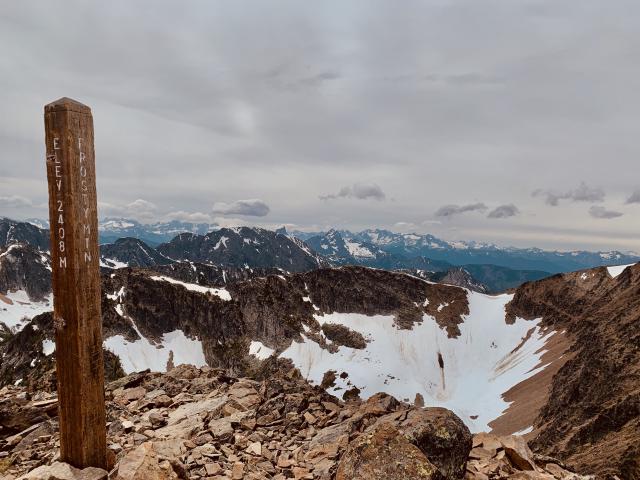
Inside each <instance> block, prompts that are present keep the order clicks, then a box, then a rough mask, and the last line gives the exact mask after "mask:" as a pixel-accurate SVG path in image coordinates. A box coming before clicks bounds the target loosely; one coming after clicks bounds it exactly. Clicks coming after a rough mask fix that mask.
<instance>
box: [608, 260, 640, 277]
mask: <svg viewBox="0 0 640 480" xmlns="http://www.w3.org/2000/svg"><path fill="white" fill-rule="evenodd" d="M634 265H635V263H632V264H630V265H615V266H613V267H607V271H608V272H609V275H611V278H616V277H617V276H618V275H620V274H621V273H622V272H624V270H625V269H626V268H627V267H632V266H634Z"/></svg>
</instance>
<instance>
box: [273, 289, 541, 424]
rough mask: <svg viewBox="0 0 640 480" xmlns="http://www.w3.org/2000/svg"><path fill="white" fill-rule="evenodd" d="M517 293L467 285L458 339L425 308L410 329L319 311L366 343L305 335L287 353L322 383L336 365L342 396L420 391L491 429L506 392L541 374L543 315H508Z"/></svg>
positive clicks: (385, 319) (380, 318) (383, 318)
mask: <svg viewBox="0 0 640 480" xmlns="http://www.w3.org/2000/svg"><path fill="white" fill-rule="evenodd" d="M511 298H512V296H511V295H500V296H495V297H492V296H487V295H482V294H479V293H475V292H468V300H469V310H470V314H469V315H466V316H465V318H464V323H462V324H461V325H460V331H461V335H460V336H458V337H457V338H450V337H449V336H448V335H447V333H446V331H445V330H444V329H443V328H441V327H440V326H439V325H438V324H437V323H436V321H435V319H434V318H433V317H431V316H429V315H427V314H424V316H423V321H422V323H419V324H416V325H414V326H413V328H412V329H411V330H401V329H399V328H398V327H397V326H396V325H395V324H394V318H393V317H392V316H387V315H374V316H366V315H361V314H356V313H333V314H326V315H315V318H316V320H317V321H318V322H320V323H321V324H325V323H329V324H338V325H343V326H345V327H348V328H349V329H351V330H353V331H355V332H358V333H360V334H362V335H363V336H364V337H365V339H366V340H367V346H366V348H365V349H362V350H360V349H355V348H349V347H345V346H340V347H339V348H338V350H337V352H335V353H331V352H330V351H329V350H327V349H323V348H321V347H320V345H319V344H318V343H316V342H314V341H313V340H311V339H310V338H308V337H306V336H304V335H303V339H304V341H303V342H302V343H297V342H295V341H294V342H292V344H291V346H290V347H289V348H288V349H287V350H285V351H284V352H282V354H281V356H282V357H283V358H290V359H291V360H292V361H293V363H294V364H295V365H296V366H297V367H298V368H299V369H300V371H301V372H302V374H303V375H304V376H306V377H307V378H308V379H309V380H311V381H312V382H314V383H316V384H320V383H321V381H322V379H323V376H324V374H325V372H327V371H329V370H334V371H335V373H336V381H335V386H333V387H331V388H329V391H330V392H331V393H334V394H336V395H338V396H341V395H342V394H343V393H344V391H345V390H348V389H350V388H353V387H357V388H358V389H359V390H360V396H361V397H363V398H367V397H369V396H371V395H373V394H375V393H377V392H380V391H385V392H387V393H389V394H391V395H394V396H395V397H397V398H399V399H404V400H405V401H411V402H412V401H414V399H415V397H416V394H420V395H421V396H422V397H423V398H424V401H425V404H426V405H431V406H433V405H437V406H443V407H447V408H450V409H451V410H453V411H454V412H455V413H456V414H458V415H459V416H460V417H461V418H462V419H463V420H464V421H465V422H466V423H467V424H468V425H469V426H470V428H472V429H473V430H475V431H483V430H487V429H489V427H488V423H489V422H490V421H491V420H493V419H495V418H497V417H499V416H500V415H501V413H502V412H503V411H504V410H505V409H506V408H507V407H508V404H507V402H505V401H504V400H503V398H502V394H503V393H504V392H506V391H507V390H509V388H511V387H512V386H514V385H516V384H517V383H519V382H521V381H522V380H525V379H526V378H528V377H530V376H531V375H533V374H535V373H536V367H537V365H538V364H539V362H540V358H541V355H542V352H543V350H544V344H545V338H546V336H547V335H546V334H545V333H543V332H542V331H541V330H540V328H539V327H538V325H537V324H538V322H537V321H526V320H522V319H517V321H516V322H515V323H514V324H512V325H508V324H507V323H506V322H505V305H506V304H507V303H508V302H509V301H510V300H511ZM343 372H344V373H346V374H347V375H344V374H343ZM341 374H342V376H341Z"/></svg>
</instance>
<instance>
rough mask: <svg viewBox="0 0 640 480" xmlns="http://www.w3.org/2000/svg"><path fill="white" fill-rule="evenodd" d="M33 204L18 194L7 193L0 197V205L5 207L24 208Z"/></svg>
mask: <svg viewBox="0 0 640 480" xmlns="http://www.w3.org/2000/svg"><path fill="white" fill-rule="evenodd" d="M31 206H33V202H32V201H31V200H30V199H28V198H26V197H22V196H20V195H9V196H6V197H5V196H2V197H0V207H7V208H26V207H31Z"/></svg>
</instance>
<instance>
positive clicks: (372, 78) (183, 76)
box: [0, 0, 640, 250]
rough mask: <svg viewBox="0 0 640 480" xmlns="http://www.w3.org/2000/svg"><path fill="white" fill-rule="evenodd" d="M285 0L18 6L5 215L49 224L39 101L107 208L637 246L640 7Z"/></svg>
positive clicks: (156, 215) (8, 36) (5, 139)
mask: <svg viewBox="0 0 640 480" xmlns="http://www.w3.org/2000/svg"><path fill="white" fill-rule="evenodd" d="M278 5H279V7H278V8H274V6H273V5H272V4H271V3H270V2H259V1H252V0H247V1H246V2H244V1H243V2H238V1H226V0H221V1H219V2H211V1H209V0H191V1H190V2H189V3H188V8H187V7H185V6H184V5H183V4H182V3H180V2H175V1H171V0H138V1H136V2H131V1H129V0H112V1H109V2H82V1H81V0H59V1H57V2H33V1H31V2H30V1H14V2H4V4H3V5H2V15H0V102H2V105H3V111H5V112H8V114H7V115H2V116H0V152H2V155H1V156H0V196H2V197H5V200H4V202H3V203H2V204H0V209H1V211H0V215H9V216H16V217H46V216H47V209H46V202H47V185H46V171H45V168H44V138H43V134H44V132H43V125H42V108H43V105H45V104H47V103H49V102H51V101H53V100H55V99H57V98H59V97H61V96H70V97H72V98H75V99H77V100H79V101H82V102H83V103H86V104H88V105H89V106H91V108H92V111H93V115H94V123H95V140H96V162H97V165H96V168H97V181H98V195H99V201H100V202H101V205H111V206H112V208H111V213H110V214H114V215H128V214H129V212H131V213H132V214H135V215H139V216H141V217H144V218H153V219H154V220H162V219H165V218H169V214H171V218H198V219H204V218H208V217H209V216H211V217H212V221H219V222H223V221H224V223H225V224H228V223H229V222H245V223H253V224H262V222H266V221H268V222H269V223H270V224H275V225H278V224H285V223H286V224H295V225H297V226H298V228H304V229H307V230H313V229H316V230H317V229H326V228H331V227H337V228H351V229H360V228H369V227H386V228H391V227H392V226H393V225H394V224H396V223H398V222H404V223H406V224H411V225H415V226H416V227H415V228H416V229H418V230H421V231H422V232H429V233H433V234H434V235H437V236H440V237H442V238H445V239H450V240H455V239H464V240H479V241H488V242H498V241H499V242H502V243H505V244H517V245H520V246H532V245H535V246H540V247H551V248H566V249H573V248H577V247H583V248H584V247H590V248H603V249H606V248H610V247H612V246H616V247H619V248H623V249H633V250H640V243H639V240H638V239H640V208H636V206H637V203H636V202H635V200H632V201H631V202H630V203H628V204H627V205H624V202H625V200H627V199H629V194H630V193H631V192H633V191H634V189H636V188H637V187H638V184H637V181H638V179H637V178H636V176H635V175H633V172H635V171H636V170H637V159H638V155H639V153H640V152H639V150H640V148H639V147H638V141H637V139H638V137H639V135H640V124H638V122H635V121H634V119H635V118H636V117H637V105H638V103H639V102H640V90H639V89H638V88H637V85H638V84H640V68H636V67H635V66H636V65H637V58H638V57H639V56H640V43H639V42H636V41H635V40H634V39H636V38H637V34H638V31H639V30H640V2H637V1H634V0H619V1H618V2H609V3H608V4H607V8H602V2H601V0H582V1H578V0H574V1H571V2H558V1H557V0H555V1H554V0H531V1H526V2H505V1H500V0H486V1H483V2H478V1H477V0H460V1H455V2H452V1H440V0H434V1H419V0H406V2H403V8H397V5H396V4H395V3H394V2H389V1H378V0H371V1H368V2H343V1H341V0H326V1H322V2H300V1H296V0H282V1H281V2H279V4H278ZM68 25H74V28H73V29H70V28H67V26H68ZM166 25H170V26H171V28H161V27H160V26H166ZM611 25H615V28H607V26H611ZM274 32H277V34H274ZM621 46H624V48H621ZM123 51H126V52H127V55H123V54H122V52H123ZM580 181H584V187H582V186H580V185H579V182H580ZM358 182H362V184H363V188H358V187H356V185H357V184H358ZM365 182H366V183H365ZM375 186H379V187H378V188H377V189H376V188H375ZM341 187H344V188H341ZM372 187H373V188H372ZM540 187H542V188H543V190H541V191H540V192H541V193H539V198H532V197H531V192H532V191H534V190H535V189H536V188H540ZM603 192H606V199H607V205H608V206H609V207H610V208H611V209H613V210H614V211H619V212H620V213H624V215H625V216H624V217H623V220H624V221H618V222H616V221H610V222H605V221H601V220H600V219H599V218H594V217H593V216H591V215H589V213H588V210H589V207H590V206H591V204H597V205H604V203H602V200H603V199H604V198H605V197H604V195H603ZM318 195H321V196H322V197H324V198H326V201H322V200H320V199H319V198H318ZM16 196H19V197H23V198H26V199H30V201H31V203H32V204H31V205H28V204H27V203H28V202H26V203H25V202H21V201H17V200H15V199H13V200H11V201H9V200H7V199H8V198H15V197H16ZM634 198H638V197H634ZM137 199H145V200H146V201H148V202H150V203H152V204H153V205H155V206H156V207H157V208H156V209H153V208H149V205H146V206H145V205H138V204H134V203H135V202H136V200H137ZM236 199H261V201H263V202H264V204H265V205H268V207H269V214H268V215H266V216H257V215H256V213H259V214H264V213H265V208H264V207H263V208H262V209H260V207H259V206H256V205H253V206H246V205H245V206H237V205H234V200H236ZM385 199H386V200H387V201H382V200H385ZM391 199H393V201H391ZM475 199H479V200H477V201H482V202H485V205H487V206H489V207H491V208H487V209H486V210H483V211H482V212H481V211H477V212H475V213H473V212H467V213H460V212H459V210H457V209H456V208H463V207H464V206H465V205H466V204H467V203H471V202H475V201H476V200H475ZM221 201H222V202H225V204H224V205H220V204H218V206H217V207H216V210H218V211H220V212H233V211H236V212H245V213H237V214H236V213H214V212H213V211H212V210H211V205H212V204H214V202H221ZM545 202H548V203H549V204H550V205H557V206H556V207H555V208H548V207H547V205H546V204H545ZM130 204H134V205H130ZM502 204H504V205H510V204H513V205H517V207H518V209H519V210H520V211H522V212H527V215H524V214H521V215H518V216H511V217H508V218H507V217H504V216H503V217H501V218H502V219H503V220H502V221H497V220H496V219H495V217H491V219H488V218H487V215H488V214H489V215H490V214H491V213H492V211H493V210H495V207H498V206H500V205H502ZM442 205H452V206H454V207H456V208H453V209H449V210H448V212H449V213H447V214H445V215H444V216H439V217H435V216H434V215H433V212H434V211H436V210H438V208H439V207H440V206H442ZM618 205H619V207H618ZM492 209H493V210H492ZM107 211H108V210H107V208H104V209H103V208H101V209H100V213H101V214H104V213H106V212H107ZM481 213H482V214H481ZM506 213H508V212H507V211H506V210H504V209H501V210H500V215H504V214H506ZM215 215H220V216H223V215H224V217H222V219H221V220H217V219H216V217H215ZM228 215H236V217H234V218H230V217H229V216H228ZM495 215H498V213H496V214H495ZM434 220H447V221H442V222H441V223H429V222H433V221H434ZM221 224H222V223H221Z"/></svg>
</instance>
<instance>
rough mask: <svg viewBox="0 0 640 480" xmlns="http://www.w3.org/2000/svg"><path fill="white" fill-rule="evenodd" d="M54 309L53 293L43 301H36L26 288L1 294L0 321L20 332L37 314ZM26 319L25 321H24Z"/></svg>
mask: <svg viewBox="0 0 640 480" xmlns="http://www.w3.org/2000/svg"><path fill="white" fill-rule="evenodd" d="M50 310H53V294H49V296H48V297H47V298H46V299H45V300H44V301H42V302H34V301H32V300H31V299H29V295H27V292H25V291H24V290H17V291H15V292H7V294H6V295H2V294H0V323H4V324H5V325H6V326H7V327H8V328H9V329H10V330H13V331H15V332H19V331H20V330H22V328H23V327H24V326H25V325H26V324H27V323H29V320H31V319H32V318H33V317H35V316H36V315H40V314H41V313H44V312H48V311H50ZM23 320H24V321H23Z"/></svg>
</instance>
